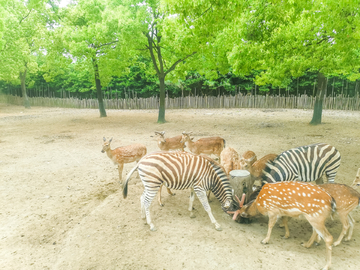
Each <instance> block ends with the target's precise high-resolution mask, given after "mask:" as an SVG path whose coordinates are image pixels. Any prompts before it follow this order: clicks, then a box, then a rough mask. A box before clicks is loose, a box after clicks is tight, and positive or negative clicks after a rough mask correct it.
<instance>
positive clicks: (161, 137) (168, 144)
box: [155, 131, 185, 151]
mask: <svg viewBox="0 0 360 270" xmlns="http://www.w3.org/2000/svg"><path fill="white" fill-rule="evenodd" d="M155 135H157V142H158V147H159V148H160V150H162V151H169V150H181V151H184V148H185V143H182V142H181V139H182V136H181V135H179V136H175V137H172V138H166V139H165V131H162V132H157V131H155Z"/></svg>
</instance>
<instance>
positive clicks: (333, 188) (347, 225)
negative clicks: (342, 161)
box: [319, 183, 360, 246]
mask: <svg viewBox="0 0 360 270" xmlns="http://www.w3.org/2000/svg"><path fill="white" fill-rule="evenodd" d="M319 187H321V188H322V189H324V190H325V191H326V192H327V193H329V194H330V195H331V196H332V197H333V198H334V199H335V202H336V212H337V213H338V215H339V218H340V221H341V224H342V231H341V233H340V236H339V238H338V239H337V240H336V241H335V242H334V246H338V245H339V244H340V243H341V240H342V239H343V237H344V236H345V235H346V233H347V232H348V230H349V232H348V234H347V236H346V237H345V241H350V239H351V236H352V233H353V230H354V223H355V221H354V219H353V218H352V216H351V215H350V212H351V211H352V210H354V209H355V208H356V207H357V206H358V205H359V203H360V193H359V192H357V191H356V190H355V189H353V188H351V187H349V186H347V185H344V184H337V183H328V184H322V185H319Z"/></svg>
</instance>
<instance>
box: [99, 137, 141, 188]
mask: <svg viewBox="0 0 360 270" xmlns="http://www.w3.org/2000/svg"><path fill="white" fill-rule="evenodd" d="M103 139H104V143H103V148H102V150H101V152H102V153H105V152H106V154H107V156H108V157H109V158H110V159H111V160H112V161H113V162H114V164H115V165H118V170H119V179H120V183H121V182H122V171H123V168H124V163H131V162H134V161H136V162H138V161H139V160H140V159H141V158H142V157H143V156H145V155H146V146H145V145H142V144H131V145H127V146H122V147H118V148H115V149H113V150H111V148H110V143H111V141H112V138H111V139H110V140H109V141H106V138H105V137H104V138H103Z"/></svg>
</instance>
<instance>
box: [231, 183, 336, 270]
mask: <svg viewBox="0 0 360 270" xmlns="http://www.w3.org/2000/svg"><path fill="white" fill-rule="evenodd" d="M335 208H336V203H335V200H334V199H333V198H332V197H331V196H330V195H329V194H328V193H327V192H326V191H324V190H323V189H322V188H320V187H319V186H315V185H312V184H309V183H303V182H296V181H292V182H279V183H268V184H265V185H264V186H263V188H262V189H261V191H260V193H259V195H258V196H257V197H256V199H255V200H254V201H251V202H249V203H248V204H246V205H245V206H243V207H242V208H241V209H239V210H237V211H236V212H235V214H236V215H237V214H240V216H241V217H244V218H250V217H254V216H257V215H259V214H262V215H266V216H268V217H269V224H268V233H267V235H266V237H265V239H264V240H262V241H261V243H263V244H267V243H268V242H269V240H270V235H271V230H272V228H273V227H274V225H275V223H276V221H277V219H278V218H279V217H282V216H286V217H299V216H304V217H305V218H306V219H307V220H308V221H309V223H310V224H311V226H312V227H313V235H312V236H311V238H310V239H309V241H308V242H307V243H306V244H303V246H304V247H306V248H309V247H311V245H312V244H313V242H314V240H315V238H316V236H317V235H319V236H320V237H321V238H322V239H324V241H325V244H326V265H325V267H324V268H323V269H329V267H330V265H331V244H332V242H333V237H332V236H331V234H330V233H329V231H328V230H327V229H326V227H325V220H326V219H327V217H329V216H330V215H331V214H332V213H333V212H334V211H335ZM233 213H234V212H233ZM284 225H285V230H286V233H285V238H287V237H289V229H288V225H287V219H284Z"/></svg>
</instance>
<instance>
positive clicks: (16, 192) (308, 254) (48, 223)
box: [0, 104, 360, 270]
mask: <svg viewBox="0 0 360 270" xmlns="http://www.w3.org/2000/svg"><path fill="white" fill-rule="evenodd" d="M107 114H108V117H107V118H99V112H98V110H87V109H84V110H77V109H61V108H41V107H33V108H32V109H30V110H25V109H24V108H23V107H17V106H8V105H5V104H0V149H1V151H0V171H1V174H0V175H1V181H0V183H1V184H0V192H1V197H0V206H1V207H0V269H274V270H275V269H292V270H294V269H320V268H321V267H322V266H324V265H325V245H324V242H322V244H321V245H320V246H313V247H312V248H310V249H305V248H303V247H302V246H301V245H300V244H301V243H302V242H304V241H307V240H308V239H309V237H310V235H311V233H312V230H311V227H310V224H309V223H308V222H307V221H306V220H305V219H292V220H291V221H290V222H289V226H290V234H291V235H290V238H289V239H286V240H285V239H282V238H281V236H282V235H284V230H283V229H282V228H279V226H278V225H276V226H275V227H274V229H273V233H272V237H271V240H270V243H269V244H268V245H262V244H261V243H260V241H261V240H262V239H263V238H264V237H265V235H266V232H267V218H266V217H260V218H257V219H255V220H253V222H252V223H251V224H238V223H236V222H234V221H232V219H231V217H230V216H228V215H227V214H225V213H224V212H223V211H222V210H221V207H220V203H219V201H217V200H216V199H215V198H214V197H212V201H211V203H210V205H211V207H212V211H213V214H214V216H215V218H216V219H217V221H218V222H219V223H220V225H221V226H222V228H223V231H221V232H218V231H216V230H215V228H214V226H213V225H212V224H211V222H210V219H209V217H208V215H207V213H206V212H205V210H204V209H203V207H202V205H201V204H200V202H199V200H198V199H195V204H194V207H195V209H196V210H195V213H196V218H194V219H191V218H190V217H189V212H188V210H187V208H188V200H189V190H185V191H175V192H176V196H173V197H172V196H169V195H167V193H166V191H165V189H163V203H164V204H165V206H164V207H160V206H159V205H158V204H157V202H156V201H155V200H154V201H153V203H152V207H151V214H152V219H153V222H154V224H155V225H156V227H157V229H158V230H157V231H156V232H151V231H150V230H149V226H148V225H144V222H143V220H142V219H141V218H140V195H141V193H142V191H143V185H142V183H141V181H140V179H138V178H136V177H135V176H136V174H134V175H133V178H132V179H131V181H130V184H129V191H128V198H127V199H123V197H122V192H121V191H122V190H121V188H120V186H119V184H118V173H117V168H116V167H115V166H114V164H113V163H112V162H111V161H110V159H109V158H108V157H107V156H106V154H103V153H101V152H100V151H101V148H102V138H103V136H106V137H113V138H114V139H113V143H112V147H118V146H122V145H128V144H131V143H135V142H139V143H143V144H145V145H146V146H147V149H148V152H152V151H157V150H158V148H157V145H156V141H155V139H154V136H153V135H154V131H165V132H166V135H167V136H175V135H179V134H180V133H181V132H182V131H192V132H193V134H194V137H195V139H198V138H200V137H203V136H214V135H216V136H222V137H223V138H225V139H226V145H227V146H231V147H233V148H235V149H236V150H237V151H238V152H239V153H242V152H244V151H245V150H253V151H254V152H255V153H256V154H257V155H258V157H261V156H263V155H265V154H268V153H281V152H282V151H284V150H287V149H290V148H293V147H297V146H301V145H307V144H312V143H317V142H325V143H329V144H332V145H334V146H335V147H336V148H337V149H338V150H339V151H340V152H341V154H342V165H341V166H340V168H339V171H338V175H337V177H336V182H339V183H346V184H351V182H352V181H353V179H354V177H355V175H356V171H357V169H358V168H359V167H360V128H359V127H360V112H345V111H324V112H323V122H324V124H322V125H320V126H315V127H314V126H310V125H308V122H309V121H310V120H311V116H312V111H306V110H257V109H253V110H249V109H246V110H245V109H227V110H222V109H212V110H206V109H203V110H168V111H167V112H166V119H167V121H168V122H167V123H166V124H162V125H160V124H157V123H156V120H157V111H155V110H148V111H136V110H126V111H115V110H107ZM134 165H135V163H131V164H126V165H125V168H124V172H123V177H125V174H126V173H127V172H129V171H130V169H131V168H133V166H134ZM353 217H354V219H355V220H356V224H355V229H354V234H353V238H352V240H351V241H350V242H344V241H343V242H342V244H341V245H340V246H338V247H334V248H333V260H332V261H333V263H332V269H359V268H360V256H359V255H360V245H359V244H360V224H359V221H360V214H359V212H358V210H355V211H354V212H353ZM327 228H328V229H329V231H330V233H331V234H332V235H333V236H334V238H337V237H338V235H339V233H340V231H341V223H340V221H339V220H338V219H335V220H334V221H332V220H328V221H327Z"/></svg>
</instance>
